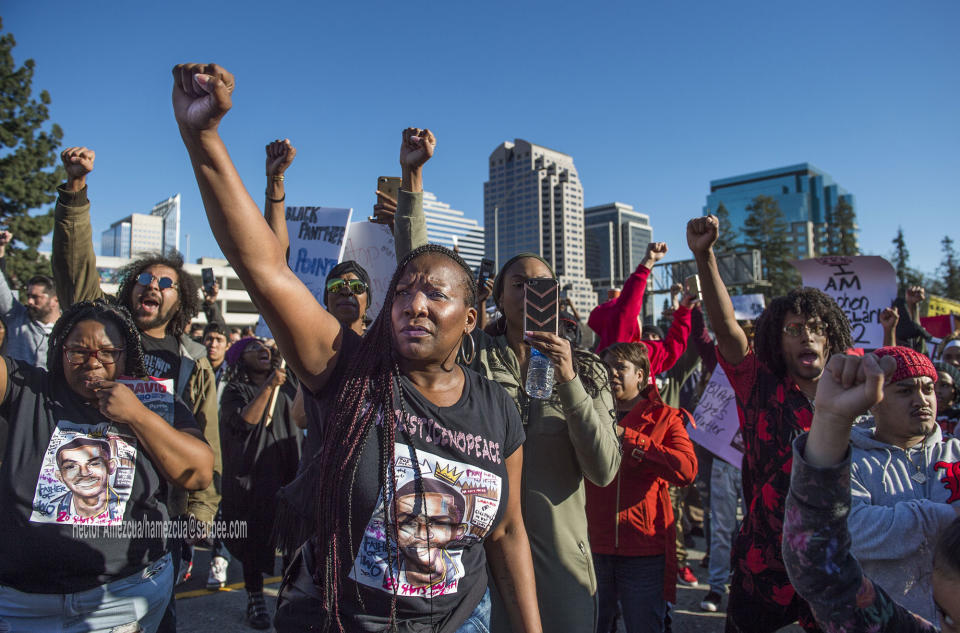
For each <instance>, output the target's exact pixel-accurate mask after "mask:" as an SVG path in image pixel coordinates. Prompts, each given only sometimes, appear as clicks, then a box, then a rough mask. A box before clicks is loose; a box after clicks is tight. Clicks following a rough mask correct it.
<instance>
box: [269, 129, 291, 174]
mask: <svg viewBox="0 0 960 633" xmlns="http://www.w3.org/2000/svg"><path fill="white" fill-rule="evenodd" d="M296 155H297V148H295V147H294V146H293V145H292V144H291V143H290V139H286V138H285V139H283V140H282V141H281V140H280V139H277V140H275V141H274V142H272V143H270V144H269V145H267V178H273V177H274V176H282V175H283V173H284V172H285V171H287V167H289V166H290V164H291V163H292V162H293V159H294V157H295V156H296Z"/></svg>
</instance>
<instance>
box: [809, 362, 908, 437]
mask: <svg viewBox="0 0 960 633" xmlns="http://www.w3.org/2000/svg"><path fill="white" fill-rule="evenodd" d="M896 369H897V361H896V359H894V358H893V357H891V356H884V357H882V358H880V359H878V358H877V357H876V356H874V355H873V354H865V355H864V356H862V357H861V356H852V355H851V356H847V355H844V354H834V355H833V356H832V357H831V358H830V360H829V361H828V362H827V366H826V368H825V369H824V370H823V374H822V375H821V376H820V380H818V381H817V397H816V400H815V407H814V410H815V413H816V416H817V417H818V418H824V417H826V418H828V419H830V420H832V421H836V423H837V424H841V425H846V426H849V425H850V424H852V423H853V421H854V420H855V419H856V418H857V416H859V415H862V414H864V413H866V412H867V410H868V409H870V407H872V406H874V405H875V404H877V403H878V402H880V400H882V399H883V383H884V380H885V379H886V377H887V376H889V375H892V374H893V372H894V371H896Z"/></svg>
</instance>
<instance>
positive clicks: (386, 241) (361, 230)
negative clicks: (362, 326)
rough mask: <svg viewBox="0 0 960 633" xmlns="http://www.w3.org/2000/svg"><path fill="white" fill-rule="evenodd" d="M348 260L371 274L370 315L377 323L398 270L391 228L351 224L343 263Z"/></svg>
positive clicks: (362, 223) (363, 223) (368, 308)
mask: <svg viewBox="0 0 960 633" xmlns="http://www.w3.org/2000/svg"><path fill="white" fill-rule="evenodd" d="M348 260H353V261H355V262H357V263H358V264H359V265H360V266H361V267H362V268H363V269H364V270H365V271H367V274H368V275H370V295H369V296H370V305H369V306H368V307H367V316H368V317H369V318H370V320H371V321H373V320H374V319H376V318H377V315H378V314H379V313H380V306H382V305H383V298H384V297H385V296H386V294H387V288H389V286H390V280H391V279H393V273H394V272H395V271H396V269H397V252H396V249H395V248H394V243H393V234H392V233H391V232H390V229H389V228H388V227H387V226H385V225H383V224H374V223H372V222H351V223H350V226H349V227H348V228H347V240H346V242H345V244H344V247H343V258H342V259H341V261H348Z"/></svg>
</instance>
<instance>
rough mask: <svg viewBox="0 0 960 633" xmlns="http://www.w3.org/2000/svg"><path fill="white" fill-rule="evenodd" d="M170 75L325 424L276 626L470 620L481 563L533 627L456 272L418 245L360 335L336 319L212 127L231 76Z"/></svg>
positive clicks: (215, 224) (193, 68)
mask: <svg viewBox="0 0 960 633" xmlns="http://www.w3.org/2000/svg"><path fill="white" fill-rule="evenodd" d="M173 74H174V89H173V105H174V112H175V114H176V118H177V122H178V124H179V126H180V131H181V135H182V137H183V140H184V143H185V145H186V147H187V150H188V152H189V154H190V158H191V160H192V161H193V166H194V171H195V173H196V176H197V183H198V185H199V187H200V192H201V194H202V196H203V201H204V205H205V207H206V211H207V217H208V219H209V221H210V226H211V228H212V229H213V232H214V235H215V236H216V238H217V241H218V243H219V244H220V247H221V248H222V249H223V252H224V254H225V255H226V256H227V259H228V260H229V261H230V262H231V264H232V265H233V266H234V268H235V269H236V270H237V274H238V275H239V276H240V278H241V280H242V281H243V283H244V285H245V286H246V288H247V290H248V291H249V292H250V294H251V296H252V298H253V300H254V302H255V303H256V304H257V305H258V306H261V311H262V313H263V316H264V318H265V319H266V321H267V324H268V325H269V326H270V329H271V331H272V332H273V334H274V336H275V338H276V341H277V344H278V345H279V347H280V351H281V353H282V354H283V357H284V358H285V359H286V360H287V362H288V364H289V365H290V366H291V368H292V369H293V371H294V372H295V373H296V374H297V375H298V376H299V377H300V379H301V381H302V384H303V385H304V387H305V389H306V390H307V393H306V396H307V398H306V400H307V402H306V408H307V417H308V425H309V432H310V435H311V436H313V435H315V434H320V435H321V436H322V442H321V445H320V448H319V451H318V452H317V454H316V456H315V457H313V458H312V459H311V464H310V465H309V467H308V468H306V469H305V470H304V472H303V473H302V475H301V476H303V477H312V478H313V479H314V481H315V485H316V495H317V497H318V505H319V509H318V511H317V517H316V528H315V531H314V534H313V537H312V538H311V539H310V540H309V541H307V543H306V544H304V546H303V547H301V548H300V549H299V551H298V552H297V555H296V557H295V559H294V561H293V562H292V564H291V566H290V568H289V569H288V570H287V572H286V574H285V581H284V585H283V588H282V590H281V592H280V596H279V599H278V607H277V616H276V619H275V622H274V625H275V628H276V630H277V631H281V632H284V631H305V630H320V631H325V630H340V631H344V630H346V631H374V630H376V631H380V630H383V629H385V628H388V629H390V630H401V631H417V630H430V631H443V632H451V633H454V632H457V631H464V632H466V631H476V630H483V629H484V628H485V627H486V626H487V622H488V617H489V616H488V612H489V598H488V597H487V596H488V594H487V588H486V585H487V571H486V569H487V565H486V563H487V562H489V565H490V569H491V570H492V572H493V575H494V578H495V581H496V584H497V586H498V587H500V589H501V591H502V592H503V593H504V594H505V595H506V596H508V597H509V603H510V614H511V620H512V622H513V626H514V627H515V628H516V629H517V630H518V631H533V632H535V631H540V630H541V626H540V619H539V613H538V610H537V603H536V588H535V585H534V577H533V567H532V562H531V558H530V550H529V545H528V542H527V536H526V530H525V529H524V526H523V518H522V514H521V511H520V496H519V495H518V494H512V495H508V492H509V491H510V489H511V488H513V490H514V491H516V490H519V487H520V473H521V469H522V466H523V452H522V448H521V446H522V443H523V430H522V427H521V425H520V420H519V416H518V415H517V413H516V409H515V408H514V407H513V405H512V403H510V401H509V398H508V397H507V395H506V394H505V393H503V390H502V389H500V387H498V386H497V385H496V384H494V383H492V382H491V381H488V380H486V379H484V378H482V377H481V376H479V375H478V374H475V373H473V372H470V371H468V370H464V369H462V368H460V367H459V366H457V364H456V356H457V353H458V351H459V349H460V343H461V341H462V340H463V339H464V338H465V337H467V336H469V334H470V331H471V330H472V329H473V327H474V325H475V323H476V310H475V309H474V308H473V304H474V301H475V297H474V282H473V277H472V273H471V271H470V269H469V267H468V266H467V265H466V263H465V262H464V261H463V260H462V259H460V258H459V257H458V256H456V255H455V254H454V253H452V252H450V251H448V250H447V249H444V248H442V247H434V246H425V247H423V248H419V249H415V250H414V251H412V252H411V253H409V254H408V255H407V256H406V257H405V258H404V259H403V260H402V261H401V262H400V264H399V266H398V268H397V271H396V273H395V274H394V277H393V279H392V280H391V283H390V286H389V288H388V290H387V293H386V296H385V297H384V309H383V310H382V311H381V312H380V315H379V316H378V317H377V320H376V321H375V322H374V323H373V324H372V325H371V326H370V328H369V329H368V331H367V333H366V335H365V336H364V337H363V338H361V337H360V336H359V335H357V334H356V333H355V332H353V331H352V330H349V329H345V328H343V327H342V326H341V324H340V323H339V322H338V321H337V320H336V319H335V318H334V317H333V316H332V315H331V314H330V313H329V312H327V311H326V310H324V309H323V308H322V307H321V306H320V305H319V304H318V303H317V302H316V300H315V299H314V298H313V296H311V294H310V291H309V290H308V289H307V287H306V286H305V285H304V284H303V283H302V282H301V281H300V280H298V279H297V278H296V277H295V276H294V274H293V273H292V271H290V269H289V268H288V267H287V265H286V261H285V259H284V253H283V249H282V248H281V247H280V244H279V242H278V241H277V239H276V238H275V237H274V235H273V234H272V233H271V232H270V231H269V230H268V229H267V226H266V221H265V220H264V219H263V216H262V215H260V212H259V210H258V209H257V206H256V204H255V203H254V202H253V200H252V198H251V197H250V195H249V194H248V193H247V191H246V189H245V188H244V186H243V183H242V182H241V181H240V177H239V176H238V174H237V171H236V168H235V167H234V166H233V163H232V161H231V160H230V157H229V155H228V153H227V150H226V147H225V146H224V144H223V141H222V140H221V139H220V136H219V133H218V131H217V127H218V125H219V122H220V119H221V118H222V117H223V115H224V114H226V112H227V111H228V110H229V109H230V106H231V93H232V90H233V76H232V75H231V74H230V73H228V72H226V71H225V70H224V69H222V68H220V67H219V66H216V65H198V64H189V65H180V66H177V67H176V68H174V72H173ZM412 142H413V143H418V142H422V139H419V138H418V139H416V140H412ZM415 154H416V153H415ZM428 157H429V156H427V155H426V153H425V152H421V153H420V156H419V160H420V161H421V162H420V163H419V166H422V164H423V163H425V162H426V159H427V158H428ZM414 160H416V158H415V159H414Z"/></svg>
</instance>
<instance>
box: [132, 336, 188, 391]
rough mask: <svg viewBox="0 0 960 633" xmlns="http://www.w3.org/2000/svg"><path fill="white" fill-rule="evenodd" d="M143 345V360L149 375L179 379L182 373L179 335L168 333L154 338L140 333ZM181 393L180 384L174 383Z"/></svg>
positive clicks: (164, 378)
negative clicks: (178, 376)
mask: <svg viewBox="0 0 960 633" xmlns="http://www.w3.org/2000/svg"><path fill="white" fill-rule="evenodd" d="M140 343H141V345H143V362H144V363H145V364H146V366H147V375H148V376H153V377H154V378H160V379H163V380H166V379H167V378H173V379H174V380H176V379H177V374H179V373H180V342H179V341H177V337H175V336H173V335H172V334H167V335H165V336H164V337H163V338H154V337H152V336H148V335H146V334H144V333H143V332H141V333H140ZM174 389H175V390H176V391H177V392H178V393H179V390H180V385H177V384H174Z"/></svg>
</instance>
